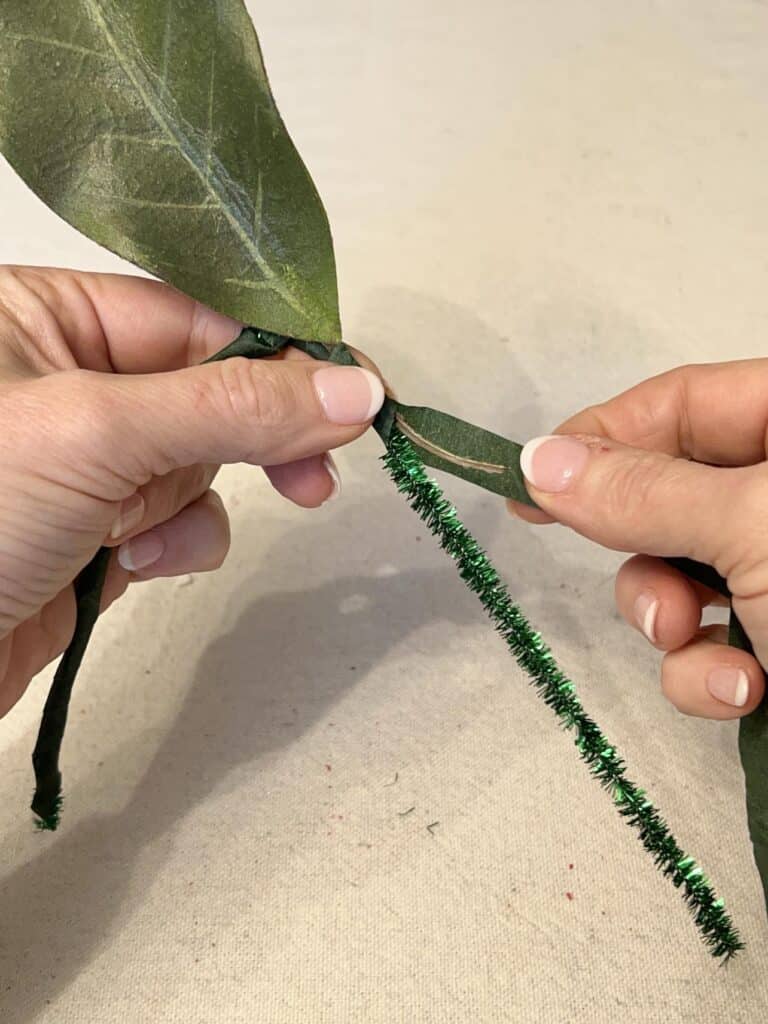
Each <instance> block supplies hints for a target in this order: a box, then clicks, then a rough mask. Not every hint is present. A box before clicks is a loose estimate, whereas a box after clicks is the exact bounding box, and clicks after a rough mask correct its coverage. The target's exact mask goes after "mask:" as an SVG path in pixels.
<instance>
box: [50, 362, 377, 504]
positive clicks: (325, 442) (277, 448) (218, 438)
mask: <svg viewBox="0 0 768 1024" xmlns="http://www.w3.org/2000/svg"><path fill="white" fill-rule="evenodd" d="M38 383H39V384H40V385H48V386H49V387H50V390H51V392H52V393H53V395H52V396H49V399H50V397H53V396H54V395H55V400H56V404H57V405H59V406H60V407H61V409H62V412H63V415H60V416H58V417H57V422H58V423H59V425H60V431H61V432H60V436H59V439H58V440H59V442H62V441H63V442H64V443H65V444H67V445H68V446H69V451H70V452H76V453H77V454H78V456H79V457H80V458H84V459H85V460H86V461H87V462H90V464H91V466H93V465H98V466H101V467H109V469H110V470H111V471H112V474H113V478H121V479H122V480H123V481H128V482H130V483H131V484H133V485H135V486H138V485H140V484H142V483H145V482H146V480H147V479H149V477H151V476H163V475H165V474H166V473H168V472H170V471H171V470H174V469H179V468H182V467H186V466H192V465H194V464H196V463H234V462H248V463H251V464H254V465H264V466H270V465H280V464H283V463H287V462H293V461H295V460H297V459H302V458H306V457H308V456H311V455H318V454H321V453H323V452H325V451H327V450H328V449H330V448H337V447H339V446H340V445H343V444H346V443H347V442H349V441H352V440H354V439H355V438H356V437H358V436H359V435H360V434H362V433H363V431H364V430H365V429H366V428H367V427H368V426H369V425H370V422H371V420H372V419H373V417H374V416H375V415H376V413H377V412H378V410H379V408H380V407H381V404H382V402H383V400H384V388H383V386H382V383H381V380H380V379H379V377H377V376H376V374H374V373H372V372H371V371H370V370H365V369H362V368H360V367H351V366H335V365H330V364H327V363H317V362H309V361H307V362H304V361H290V360H269V361H261V360H248V359H245V358H239V357H238V358H232V359H227V360H223V361H221V362H216V363H209V364H205V365H202V366H195V367H190V368H188V369H183V370H175V371H172V372H168V373H157V374H147V375H120V374H102V373H94V372H90V371H83V370H76V371H71V372H67V373H62V374H54V375H51V377H48V378H42V380H40V381H39V382H38ZM49 409H50V406H49ZM62 433H63V435H64V436H63V437H62V436H61V434H62ZM89 456H90V458H89ZM105 497H106V495H105Z"/></svg>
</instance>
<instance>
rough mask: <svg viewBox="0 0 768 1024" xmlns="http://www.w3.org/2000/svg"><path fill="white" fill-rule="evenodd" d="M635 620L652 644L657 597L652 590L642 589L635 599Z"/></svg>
mask: <svg viewBox="0 0 768 1024" xmlns="http://www.w3.org/2000/svg"><path fill="white" fill-rule="evenodd" d="M634 611H635V621H636V622H637V624H638V626H639V627H640V629H642V631H643V633H645V635H646V637H647V638H648V640H650V641H651V643H652V644H655V643H656V616H657V615H658V612H659V599H658V597H656V595H655V594H654V592H653V591H652V590H643V591H642V593H640V594H639V595H638V596H637V599H636V600H635V608H634Z"/></svg>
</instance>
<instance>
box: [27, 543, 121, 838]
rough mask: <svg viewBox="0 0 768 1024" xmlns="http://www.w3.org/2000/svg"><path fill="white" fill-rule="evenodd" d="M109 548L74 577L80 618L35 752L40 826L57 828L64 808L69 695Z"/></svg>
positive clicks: (101, 550) (95, 615) (48, 703)
mask: <svg viewBox="0 0 768 1024" xmlns="http://www.w3.org/2000/svg"><path fill="white" fill-rule="evenodd" d="M110 553H111V552H110V550H109V548H99V550H98V551H97V552H96V554H95V555H94V557H93V558H92V559H91V561H90V562H89V563H88V565H86V567H85V568H84V569H83V571H82V572H81V573H80V575H79V576H78V577H77V579H76V580H75V600H76V602H77V618H76V620H75V631H74V633H73V635H72V640H71V641H70V644H69V647H67V649H66V651H65V652H64V654H63V656H62V659H61V661H60V662H59V666H58V668H57V669H56V674H55V675H54V677H53V683H52V685H51V689H50V692H49V693H48V699H47V700H46V702H45V708H44V710H43V719H42V722H41V723H40V731H39V733H38V736H37V743H36V744H35V749H34V752H33V754H32V764H33V765H34V768H35V783H36V785H35V795H34V797H33V798H32V810H33V811H34V812H35V814H36V815H37V817H38V823H37V824H38V827H39V828H41V829H49V830H50V831H54V830H55V829H56V828H57V826H58V824H59V812H60V810H61V771H60V770H59V754H60V752H61V743H62V740H63V739H64V729H65V727H66V724H67V712H68V710H69V698H70V696H71V695H72V687H73V686H74V683H75V677H76V676H77V670H78V669H79V668H80V662H81V661H82V660H83V655H84V654H85V649H86V647H87V646H88V641H89V640H90V638H91V633H92V631H93V627H94V625H95V624H96V619H97V618H98V617H99V607H100V604H101V593H102V590H103V588H104V580H105V579H106V576H107V567H108V565H109V556H110Z"/></svg>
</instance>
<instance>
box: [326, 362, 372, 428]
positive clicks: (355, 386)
mask: <svg viewBox="0 0 768 1024" xmlns="http://www.w3.org/2000/svg"><path fill="white" fill-rule="evenodd" d="M312 381H313V383H314V385H315V391H316V392H317V397H318V398H319V399H320V404H321V405H322V407H323V409H325V415H326V416H327V417H328V419H329V420H330V421H331V423H338V424H339V425H341V426H351V425H352V424H353V423H365V422H366V421H367V420H370V419H373V417H374V416H375V415H376V413H377V412H378V411H379V409H380V408H381V406H382V403H383V401H384V385H383V384H382V383H381V381H380V380H379V378H378V377H377V376H376V374H375V373H371V371H370V370H364V369H363V368H362V367H361V366H328V367H325V368H324V369H322V370H318V371H317V373H316V374H315V375H314V376H313V378H312Z"/></svg>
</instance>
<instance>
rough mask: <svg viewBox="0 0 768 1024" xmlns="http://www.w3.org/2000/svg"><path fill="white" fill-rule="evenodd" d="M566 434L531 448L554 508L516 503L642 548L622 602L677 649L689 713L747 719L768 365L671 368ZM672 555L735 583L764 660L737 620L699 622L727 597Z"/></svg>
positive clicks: (763, 511) (757, 630)
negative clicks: (734, 628) (676, 564)
mask: <svg viewBox="0 0 768 1024" xmlns="http://www.w3.org/2000/svg"><path fill="white" fill-rule="evenodd" d="M555 434H556V435H561V434H567V435H571V436H569V437H568V438H567V439H565V438H563V439H560V438H558V439H557V440H555V441H552V440H550V439H549V438H535V439H533V440H532V441H529V442H528V444H527V445H526V446H525V448H524V449H523V452H522V455H521V468H522V470H523V473H524V474H525V477H526V480H527V482H528V491H529V493H530V495H531V497H532V498H533V499H534V501H535V502H536V503H537V505H540V506H541V509H542V510H543V511H538V510H536V509H532V508H529V507H527V506H525V505H522V504H518V503H516V502H509V506H510V510H511V511H513V512H514V513H515V514H516V515H518V516H519V517H520V518H522V519H526V520H528V521H529V522H533V523H551V522H555V521H557V522H560V523H562V524H564V525H567V526H570V527H571V528H572V529H574V530H576V531H577V532H578V533H580V534H583V536H585V537H588V538H589V539H590V540H594V541H597V543H599V544H602V545H604V546H605V547H608V548H613V549H614V550H616V551H639V552H642V554H639V555H635V556H634V557H633V558H630V559H629V560H628V561H627V562H625V563H624V565H623V566H622V567H621V569H620V570H619V573H618V575H617V578H616V603H617V605H618V608H619V611H620V612H621V614H622V615H623V616H624V618H625V619H626V620H627V622H629V623H630V624H631V625H633V626H635V628H637V629H639V630H640V632H642V633H643V634H644V635H645V636H646V637H647V638H648V640H649V641H650V642H651V643H652V644H653V645H654V646H655V647H656V648H657V649H658V650H660V651H665V652H667V653H666V654H665V656H664V658H663V660H662V666H661V685H662V690H663V692H664V694H665V696H666V697H667V698H668V699H669V700H670V701H671V702H672V703H673V704H674V705H675V706H676V707H677V708H678V709H679V710H680V711H683V712H685V713H686V714H690V715H698V716H701V717H705V718H718V719H727V718H738V717H740V716H742V715H746V714H749V712H751V711H753V710H754V709H755V708H756V707H757V705H758V704H759V703H760V701H761V699H762V697H763V692H764V689H765V677H764V674H763V670H762V668H761V663H762V665H768V531H766V529H765V521H766V515H768V465H767V464H766V455H767V453H768V449H767V447H766V446H767V443H768V442H767V437H768V359H751V360H743V361H739V362H731V363H714V364H707V365H694V366H683V367H680V368H678V369H675V370H671V371H669V372H668V373H663V374H661V375H660V376H658V377H653V378H651V379H650V380H647V381H644V382H643V383H641V384H638V385H637V386H636V387H633V388H631V389H630V390H628V391H625V392H624V393H623V394H620V395H618V396H616V397H615V398H613V399H611V400H610V401H608V402H605V403H603V404H601V405H596V406H592V407H591V408H588V409H585V410H584V411H583V412H580V413H579V414H578V415H576V416H574V417H572V418H571V419H569V420H566V422H565V423H563V424H561V425H560V426H559V427H558V428H557V430H556V431H555ZM553 436H554V435H553ZM690 460H696V461H690ZM701 463H709V465H702V464H701ZM660 556H661V557H669V556H682V557H688V558H692V559H695V560H696V561H699V562H704V563H707V564H709V565H712V566H714V567H715V569H717V571H718V572H719V573H720V575H721V576H723V577H725V579H726V580H727V581H728V587H729V588H730V590H731V593H732V597H733V608H734V611H735V612H736V614H737V615H738V617H739V619H740V620H741V624H742V626H743V627H744V629H745V630H746V632H747V634H748V636H749V638H750V640H751V641H752V644H753V647H754V650H755V655H756V657H752V656H751V655H749V654H747V653H746V652H745V651H741V650H738V649H735V648H733V647H729V646H727V636H728V630H727V627H726V626H724V625H713V626H707V627H704V628H702V627H701V614H702V609H703V608H704V607H705V606H706V605H710V604H727V600H726V599H725V598H723V597H722V596H721V595H719V594H717V593H716V592H715V591H713V590H710V589H709V588H708V587H705V586H702V585H701V584H699V583H695V582H693V581H691V580H690V579H688V578H687V577H685V576H683V575H682V574H681V573H679V572H677V571H676V570H675V569H673V568H671V567H670V566H669V565H667V564H665V563H664V562H662V561H660Z"/></svg>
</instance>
